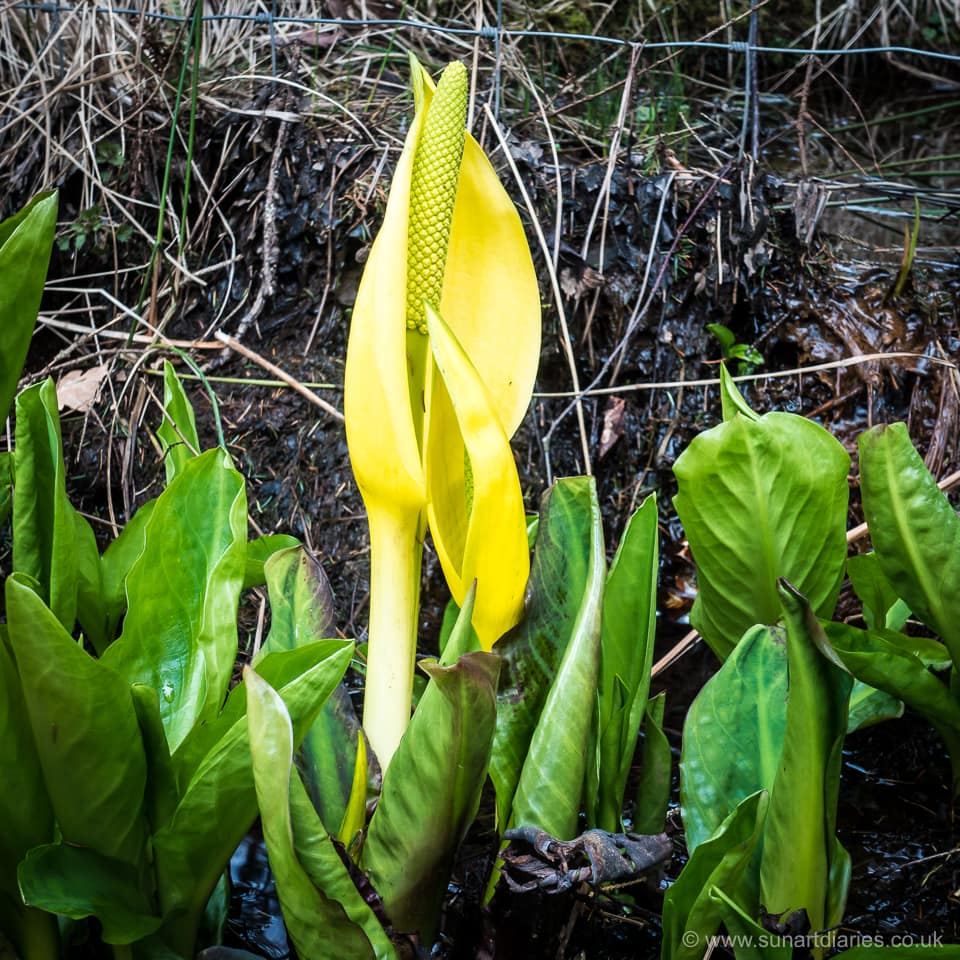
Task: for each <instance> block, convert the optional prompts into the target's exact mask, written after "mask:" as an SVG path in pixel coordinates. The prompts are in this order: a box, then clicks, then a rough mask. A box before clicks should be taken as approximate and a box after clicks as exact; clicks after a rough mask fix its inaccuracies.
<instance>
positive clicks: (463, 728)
mask: <svg viewBox="0 0 960 960" xmlns="http://www.w3.org/2000/svg"><path fill="white" fill-rule="evenodd" d="M421 666H422V667H423V668H424V670H426V671H427V673H428V674H429V675H430V683H428V684H427V689H426V691H425V692H424V694H423V697H422V699H421V701H420V705H419V706H418V707H417V709H416V711H415V712H414V715H413V719H412V720H411V721H410V726H409V727H408V728H407V731H406V733H405V734H404V736H403V739H402V740H401V741H400V746H399V747H398V748H397V752H396V753H395V754H394V756H393V759H392V760H391V761H390V766H389V768H388V769H387V772H386V774H385V776H384V778H383V790H382V792H381V794H380V802H379V804H378V806H377V809H376V812H375V813H374V815H373V819H372V820H371V822H370V829H369V832H368V834H367V839H366V842H365V843H364V846H363V852H362V855H361V866H362V867H363V868H364V869H365V870H366V871H367V872H368V873H369V874H370V879H371V880H372V881H373V885H374V887H375V888H376V889H377V891H378V892H379V893H380V895H381V896H382V897H383V904H384V908H385V909H386V911H387V915H388V916H389V917H390V919H391V921H392V922H393V925H394V927H395V928H396V929H398V930H402V931H409V932H414V931H416V932H419V933H420V934H421V937H422V939H423V941H424V942H425V943H430V942H432V937H433V932H434V930H435V928H436V923H437V918H438V916H439V912H440V904H441V902H442V900H443V896H444V893H445V892H446V889H447V883H448V881H449V878H450V870H451V868H452V866H453V859H454V856H455V855H456V852H457V848H458V847H459V846H460V843H461V841H462V840H463V838H464V836H465V835H466V832H467V828H468V827H469V826H470V824H471V823H472V822H473V818H474V817H475V816H476V813H477V808H478V806H479V804H480V791H481V788H482V787H483V781H484V778H485V777H486V773H487V764H488V762H489V760H490V749H491V744H492V742H493V732H494V724H495V722H496V708H497V700H496V690H497V676H498V673H499V671H500V658H499V657H498V656H497V655H496V654H493V653H484V652H481V651H478V652H476V653H467V654H464V655H463V656H462V657H461V658H460V659H459V660H458V661H457V662H456V663H455V664H453V665H452V666H449V667H443V666H440V664H438V663H436V662H427V663H423V662H421Z"/></svg>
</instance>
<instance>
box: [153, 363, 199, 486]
mask: <svg viewBox="0 0 960 960" xmlns="http://www.w3.org/2000/svg"><path fill="white" fill-rule="evenodd" d="M163 414H164V416H163V421H162V422H161V424H160V426H159V427H157V436H158V437H159V438H160V447H161V450H162V452H163V465H164V468H165V470H166V474H167V486H169V485H170V482H171V481H172V480H173V478H174V477H175V476H176V475H177V474H178V473H179V472H180V471H181V470H182V469H183V467H184V465H185V464H186V462H187V461H188V460H190V459H191V458H192V457H195V456H197V455H198V454H199V453H200V439H199V438H198V436H197V422H196V418H195V417H194V414H193V407H192V406H191V404H190V400H189V399H188V397H187V394H186V393H185V391H184V389H183V384H181V383H180V380H179V379H178V377H177V372H176V370H174V369H173V364H172V363H170V361H169V360H164V361H163Z"/></svg>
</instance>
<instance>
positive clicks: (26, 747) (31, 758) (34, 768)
mask: <svg viewBox="0 0 960 960" xmlns="http://www.w3.org/2000/svg"><path fill="white" fill-rule="evenodd" d="M0 770H3V778H4V783H3V789H2V790H0V823H2V824H3V829H2V830H0V896H2V892H3V891H6V892H7V893H8V894H10V896H11V897H13V898H15V899H17V900H19V898H20V892H19V890H18V889H17V864H18V863H19V862H20V861H21V860H22V859H23V857H24V854H26V852H27V851H28V850H29V849H30V848H31V847H34V846H37V845H38V844H41V843H48V842H50V841H51V840H52V839H53V809H52V807H51V806H50V798H49V797H48V796H47V788H46V786H45V785H44V782H43V772H42V771H41V769H40V760H39V758H38V756H37V749H36V746H35V745H34V742H33V730H32V729H31V727H30V717H29V714H28V713H27V705H26V703H25V702H24V699H23V691H22V689H21V687H20V677H19V675H18V673H17V667H16V664H15V662H14V659H13V654H12V652H11V650H10V646H9V641H8V639H7V628H6V627H5V626H0Z"/></svg>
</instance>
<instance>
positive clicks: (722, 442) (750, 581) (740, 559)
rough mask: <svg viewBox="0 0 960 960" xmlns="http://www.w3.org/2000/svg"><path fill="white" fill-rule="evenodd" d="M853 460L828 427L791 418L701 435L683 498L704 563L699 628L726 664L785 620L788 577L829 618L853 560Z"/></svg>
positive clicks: (689, 459)
mask: <svg viewBox="0 0 960 960" xmlns="http://www.w3.org/2000/svg"><path fill="white" fill-rule="evenodd" d="M849 467H850V458H849V456H848V455H847V453H846V451H845V450H844V449H843V447H842V446H841V445H840V443H838V442H837V441H836V440H835V439H834V438H833V437H831V436H830V434H829V433H827V431H826V430H824V429H823V428H822V427H820V426H818V425H817V424H815V423H813V422H811V421H810V420H806V419H804V418H803V417H799V416H795V415H793V414H789V413H768V414H766V415H764V416H763V417H761V418H760V419H759V420H757V421H751V420H749V419H747V418H746V417H744V416H740V415H738V416H735V417H734V418H733V419H732V420H728V421H726V422H725V423H722V424H720V425H719V426H716V427H714V428H712V429H711V430H707V431H706V432H705V433H702V434H700V435H699V436H698V437H696V438H695V439H694V440H693V442H692V443H691V444H690V446H689V447H688V448H687V449H686V450H685V451H684V452H683V453H682V454H681V455H680V457H679V458H678V459H677V462H676V466H675V467H674V472H675V474H676V476H677V482H678V484H679V490H678V493H677V495H676V497H675V498H674V504H675V506H676V508H677V513H678V514H679V515H680V519H681V521H682V522H683V526H684V530H685V532H686V535H687V539H688V540H689V542H690V548H691V550H692V551H693V556H694V560H695V561H696V564H697V583H698V585H699V594H698V596H697V599H696V601H695V603H694V607H693V611H692V612H691V615H690V622H691V623H692V624H693V625H694V626H695V627H696V628H697V629H698V630H699V631H700V633H701V634H702V635H703V638H704V639H705V640H706V642H707V643H708V644H709V645H710V647H711V649H712V650H713V651H714V652H715V653H716V654H717V656H719V657H720V658H721V659H723V658H724V657H726V656H728V655H729V653H730V651H731V650H732V649H733V646H734V644H735V643H736V642H737V640H739V639H740V637H741V636H742V635H743V634H744V632H745V631H746V630H747V629H749V628H750V627H752V626H753V625H754V624H756V623H774V622H776V620H777V619H778V618H779V616H780V602H779V600H778V597H777V587H776V583H777V578H778V577H786V578H787V579H789V580H790V581H791V582H792V583H794V584H796V586H797V589H799V590H801V591H802V592H803V593H804V594H805V595H806V596H808V597H809V598H810V602H811V604H812V605H813V608H814V610H815V611H816V612H817V613H818V614H819V615H821V616H825V617H829V616H830V614H831V613H832V612H833V606H834V603H835V602H836V598H837V594H838V592H839V590H840V584H841V582H842V579H843V569H844V562H845V560H846V556H847V541H846V535H845V528H846V514H847V497H848V489H847V472H848V470H849Z"/></svg>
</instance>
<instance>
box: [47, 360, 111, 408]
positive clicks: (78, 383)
mask: <svg viewBox="0 0 960 960" xmlns="http://www.w3.org/2000/svg"><path fill="white" fill-rule="evenodd" d="M106 376H107V365H106V364H105V363H100V364H97V366H95V367H90V368H89V369H88V370H69V371H67V373H65V374H64V375H63V376H62V377H61V378H60V381H59V383H57V405H58V407H59V408H60V409H61V410H75V411H77V412H78V413H86V412H87V411H88V410H89V409H90V408H91V407H92V406H93V404H94V403H95V402H96V399H97V394H98V393H99V392H100V385H101V384H102V383H103V381H104V379H105V378H106Z"/></svg>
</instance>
